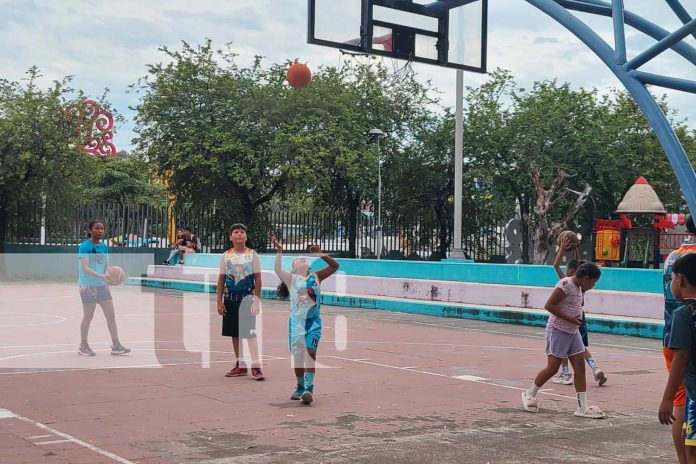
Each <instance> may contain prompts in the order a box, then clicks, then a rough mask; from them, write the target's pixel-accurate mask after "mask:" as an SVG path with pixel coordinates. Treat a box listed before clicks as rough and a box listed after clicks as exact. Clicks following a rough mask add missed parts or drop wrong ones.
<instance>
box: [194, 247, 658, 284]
mask: <svg viewBox="0 0 696 464" xmlns="http://www.w3.org/2000/svg"><path fill="white" fill-rule="evenodd" d="M260 258H261V267H262V269H264V270H273V264H274V262H275V256H274V255H261V256H260ZM186 259H187V264H188V265H191V266H197V267H217V266H219V263H220V255H213V254H203V253H201V254H197V255H190V256H187V258H186ZM292 260H293V257H292V256H284V257H283V269H286V270H289V269H290V267H291V266H292ZM316 261H317V259H314V262H313V264H312V268H313V269H319V268H321V267H323V265H322V262H321V260H319V261H320V262H319V263H317V262H316ZM337 261H338V262H339V263H340V264H341V268H340V270H339V272H341V273H344V274H348V275H357V276H372V277H397V278H406V279H429V280H448V281H460V282H475V283H485V284H502V285H526V286H537V287H553V286H554V285H555V284H556V282H558V276H556V272H555V271H554V270H553V267H552V266H533V265H517V264H479V263H458V262H446V261H445V262H431V261H389V260H379V261H378V260H374V259H369V260H360V259H337ZM596 288H597V289H600V290H616V291H625V292H648V293H662V271H661V270H655V269H623V268H603V269H602V278H601V279H600V280H599V282H598V283H597V286H596Z"/></svg>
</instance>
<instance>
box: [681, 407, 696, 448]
mask: <svg viewBox="0 0 696 464" xmlns="http://www.w3.org/2000/svg"><path fill="white" fill-rule="evenodd" d="M685 409H686V414H685V416H684V444H685V445H686V446H696V401H694V400H692V399H691V398H687V400H686V408H685Z"/></svg>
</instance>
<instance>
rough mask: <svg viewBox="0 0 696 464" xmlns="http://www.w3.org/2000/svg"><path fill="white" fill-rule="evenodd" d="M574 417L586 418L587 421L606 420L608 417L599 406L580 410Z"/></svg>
mask: <svg viewBox="0 0 696 464" xmlns="http://www.w3.org/2000/svg"><path fill="white" fill-rule="evenodd" d="M573 415H574V416H575V417H584V418H585V419H605V418H606V417H607V415H606V414H605V413H604V411H602V410H601V409H599V408H598V407H597V406H590V407H589V408H587V409H585V410H582V409H579V408H578V410H577V411H575V413H573Z"/></svg>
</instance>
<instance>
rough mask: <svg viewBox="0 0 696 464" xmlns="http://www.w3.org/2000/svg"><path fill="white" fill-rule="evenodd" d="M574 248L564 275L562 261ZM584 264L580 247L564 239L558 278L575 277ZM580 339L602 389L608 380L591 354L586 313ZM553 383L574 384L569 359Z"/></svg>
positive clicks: (555, 264) (555, 265) (556, 266)
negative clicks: (566, 253) (573, 248)
mask: <svg viewBox="0 0 696 464" xmlns="http://www.w3.org/2000/svg"><path fill="white" fill-rule="evenodd" d="M573 246H575V250H574V252H573V254H574V259H571V260H570V261H568V264H567V265H566V272H565V273H564V272H563V270H562V269H561V259H562V258H563V254H564V253H565V252H566V251H568V250H570V249H571V248H572V247H573ZM584 262H585V261H583V260H581V259H580V251H579V246H576V245H575V244H572V243H571V240H570V238H569V237H568V236H565V237H562V238H561V242H560V244H559V247H558V253H557V254H556V259H555V260H554V262H553V268H554V269H555V270H556V274H558V277H559V278H560V279H563V278H565V277H573V276H574V275H575V271H576V270H577V269H578V266H579V265H581V264H582V263H584ZM584 305H585V300H584V298H583V306H584ZM580 337H581V338H582V343H583V345H585V361H587V364H588V365H589V366H590V369H592V377H594V380H595V382H597V384H598V385H599V386H600V387H601V386H602V385H604V384H605V383H607V380H608V379H607V376H606V374H604V371H603V370H602V369H600V368H599V366H598V365H597V362H596V361H595V360H594V358H593V357H592V353H590V350H589V349H588V346H589V345H590V342H589V339H588V336H587V322H586V321H585V311H583V312H582V325H581V326H580ZM552 382H553V383H555V384H561V385H571V384H572V383H573V377H572V375H571V374H570V370H569V368H568V358H566V359H564V360H563V362H562V363H561V372H560V373H559V374H558V376H557V377H554V379H553V380H552Z"/></svg>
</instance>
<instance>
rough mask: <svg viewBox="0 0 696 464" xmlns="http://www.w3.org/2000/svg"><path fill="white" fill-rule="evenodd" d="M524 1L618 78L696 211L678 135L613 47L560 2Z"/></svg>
mask: <svg viewBox="0 0 696 464" xmlns="http://www.w3.org/2000/svg"><path fill="white" fill-rule="evenodd" d="M527 3H529V4H530V5H533V6H535V7H536V8H538V9H539V10H541V11H543V12H544V13H546V14H547V15H549V16H550V17H551V18H553V19H555V20H556V21H557V22H558V23H559V24H561V25H562V26H564V27H565V28H566V29H568V30H569V31H570V32H572V33H573V34H574V35H575V36H576V37H578V39H580V40H581V41H582V42H583V43H585V45H587V46H588V47H589V48H590V49H591V50H592V51H593V52H594V53H595V54H596V55H597V56H598V57H599V58H600V59H601V60H602V61H603V62H604V64H605V65H606V66H607V67H608V68H609V69H610V70H611V71H612V72H613V73H614V74H615V75H616V77H617V78H618V79H619V80H620V81H621V83H622V84H623V85H624V87H625V88H626V90H627V91H628V93H629V94H630V95H631V96H632V97H633V99H634V100H635V102H636V104H637V105H638V107H639V108H640V109H641V111H642V112H643V114H644V115H645V117H646V118H647V120H648V122H650V125H651V126H652V127H653V130H654V131H655V135H656V136H657V139H658V140H659V141H660V144H661V145H662V148H663V149H664V150H665V154H666V155H667V159H668V160H669V162H670V164H671V165H672V169H673V170H674V173H675V174H676V176H677V180H678V181H679V186H680V187H681V190H682V193H683V194H684V197H685V198H686V202H687V204H688V205H689V210H690V211H691V212H692V213H696V173H695V172H694V169H693V167H692V166H691V163H690V162H689V158H688V157H687V156H686V152H685V151H684V147H683V146H682V145H681V143H680V142H679V138H678V137H677V135H676V134H675V133H674V130H673V129H672V127H671V126H670V124H669V121H668V120H667V117H666V116H665V114H664V113H663V112H662V110H661V108H660V106H659V105H658V104H657V102H656V101H655V100H654V99H653V97H652V95H651V94H650V92H648V90H647V89H646V88H645V85H644V84H643V83H642V82H640V81H639V80H638V79H636V78H635V77H632V76H631V75H629V73H628V72H627V71H626V69H624V67H623V66H621V65H619V64H617V63H616V60H615V57H614V50H612V48H611V47H610V46H609V45H608V44H607V43H606V42H605V41H604V40H602V38H601V37H600V36H599V35H598V34H597V33H596V32H594V31H593V30H592V29H590V27H589V26H587V25H586V24H585V23H583V22H582V21H580V20H579V19H578V18H577V17H575V16H574V15H573V14H572V13H570V12H569V11H568V10H566V9H565V8H563V7H562V6H561V5H560V3H561V2H560V1H558V2H556V1H554V0H527Z"/></svg>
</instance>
